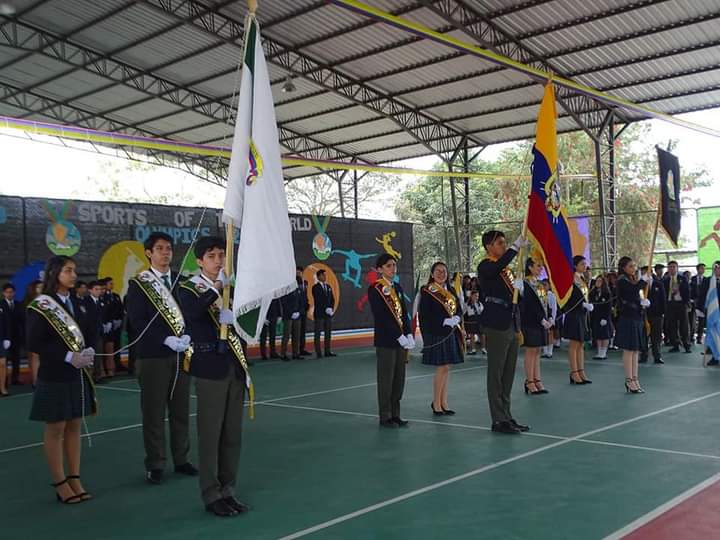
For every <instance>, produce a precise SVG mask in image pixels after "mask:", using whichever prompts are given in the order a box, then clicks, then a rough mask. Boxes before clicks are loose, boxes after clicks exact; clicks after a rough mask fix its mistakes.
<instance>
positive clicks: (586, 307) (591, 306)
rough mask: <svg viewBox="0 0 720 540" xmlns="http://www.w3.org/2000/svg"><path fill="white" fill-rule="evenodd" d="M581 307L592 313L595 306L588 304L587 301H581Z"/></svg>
mask: <svg viewBox="0 0 720 540" xmlns="http://www.w3.org/2000/svg"><path fill="white" fill-rule="evenodd" d="M583 307H584V308H585V309H586V310H587V312H588V313H592V311H593V309H595V306H593V305H592V304H589V303H588V302H583Z"/></svg>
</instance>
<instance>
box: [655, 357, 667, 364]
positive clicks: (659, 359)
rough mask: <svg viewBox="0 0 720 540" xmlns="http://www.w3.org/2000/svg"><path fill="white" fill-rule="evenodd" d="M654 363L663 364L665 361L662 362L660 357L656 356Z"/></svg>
mask: <svg viewBox="0 0 720 540" xmlns="http://www.w3.org/2000/svg"><path fill="white" fill-rule="evenodd" d="M654 363H655V364H664V363H665V362H663V359H662V358H656V359H655V362H654Z"/></svg>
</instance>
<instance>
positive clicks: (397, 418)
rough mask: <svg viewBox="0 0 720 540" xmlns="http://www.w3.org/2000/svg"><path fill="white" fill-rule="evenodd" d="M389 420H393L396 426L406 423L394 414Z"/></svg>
mask: <svg viewBox="0 0 720 540" xmlns="http://www.w3.org/2000/svg"><path fill="white" fill-rule="evenodd" d="M390 421H391V422H394V423H395V425H396V426H397V427H406V426H407V425H408V421H407V420H403V419H402V418H400V417H399V416H395V417H393V418H391V419H390Z"/></svg>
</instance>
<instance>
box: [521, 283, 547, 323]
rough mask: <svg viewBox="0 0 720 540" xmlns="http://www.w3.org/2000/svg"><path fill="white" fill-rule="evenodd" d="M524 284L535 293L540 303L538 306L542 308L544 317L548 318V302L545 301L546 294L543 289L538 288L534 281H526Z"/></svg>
mask: <svg viewBox="0 0 720 540" xmlns="http://www.w3.org/2000/svg"><path fill="white" fill-rule="evenodd" d="M525 282H526V283H527V284H528V286H529V287H530V288H531V289H532V291H533V292H534V293H535V296H537V298H538V300H539V301H540V305H541V306H542V308H543V311H545V316H546V317H547V316H548V301H547V292H545V288H544V287H541V288H538V286H537V280H536V279H526V280H525Z"/></svg>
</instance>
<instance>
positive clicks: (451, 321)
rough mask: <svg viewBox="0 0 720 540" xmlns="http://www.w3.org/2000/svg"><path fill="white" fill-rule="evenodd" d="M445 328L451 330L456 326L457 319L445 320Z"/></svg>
mask: <svg viewBox="0 0 720 540" xmlns="http://www.w3.org/2000/svg"><path fill="white" fill-rule="evenodd" d="M443 326H449V327H450V328H452V327H454V326H455V317H450V318H448V319H445V320H443Z"/></svg>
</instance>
